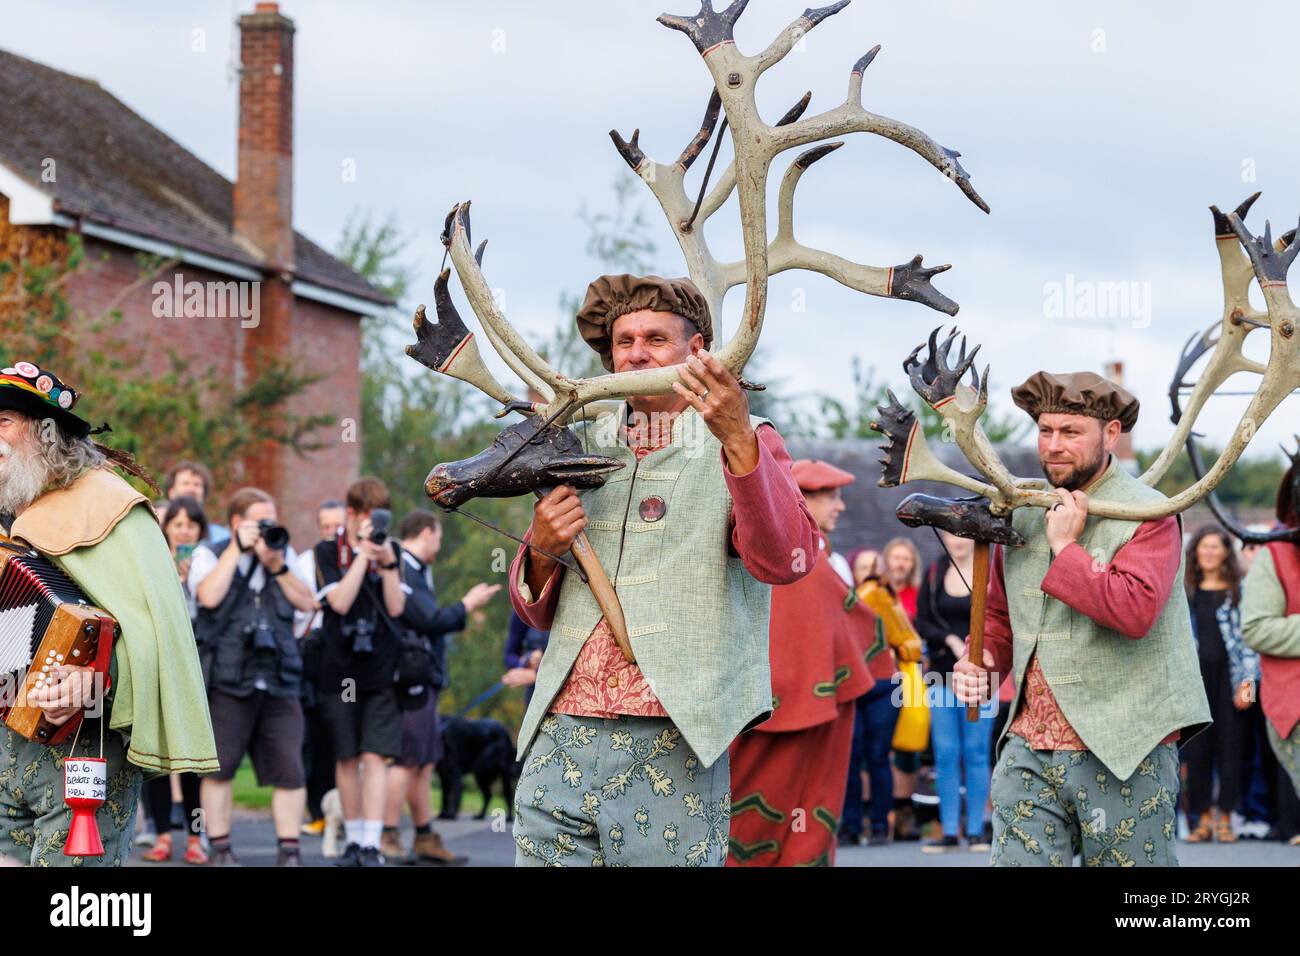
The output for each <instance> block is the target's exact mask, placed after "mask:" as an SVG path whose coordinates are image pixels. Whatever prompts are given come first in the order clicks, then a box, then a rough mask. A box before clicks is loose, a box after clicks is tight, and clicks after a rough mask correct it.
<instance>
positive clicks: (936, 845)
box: [921, 834, 961, 853]
mask: <svg viewBox="0 0 1300 956" xmlns="http://www.w3.org/2000/svg"><path fill="white" fill-rule="evenodd" d="M960 846H961V841H960V840H958V839H957V838H956V837H955V836H948V835H947V834H944V835H943V836H941V837H934V838H933V839H930V840H925V841H923V842H922V843H921V852H922V853H950V852H952V851H953V850H955V849H957V848H958V847H960Z"/></svg>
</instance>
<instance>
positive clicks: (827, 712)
mask: <svg viewBox="0 0 1300 956" xmlns="http://www.w3.org/2000/svg"><path fill="white" fill-rule="evenodd" d="M792 471H793V474H794V479H795V482H796V483H797V484H798V485H799V490H800V491H801V492H802V493H803V497H804V501H805V502H806V503H807V505H808V511H809V512H810V513H811V514H812V516H813V519H814V520H815V521H816V522H817V526H818V528H819V529H820V530H821V534H820V535H819V538H818V547H819V549H820V551H821V552H822V555H821V557H823V558H824V560H818V561H816V563H815V564H813V568H812V570H811V571H810V572H809V573H808V575H807V576H806V577H804V578H802V579H800V580H799V581H797V582H795V583H794V584H785V585H780V586H778V587H774V588H773V589H772V615H771V623H770V625H769V629H768V641H769V645H768V655H769V659H770V661H771V667H772V711H773V713H772V716H771V718H770V719H768V720H767V721H766V722H764V723H762V724H759V725H758V727H756V728H754V730H752V731H750V732H748V733H746V734H742V735H741V736H740V737H738V738H737V739H736V741H735V742H734V743H733V744H732V745H731V792H732V804H731V853H730V855H729V856H728V857H727V865H728V866H830V865H833V864H834V862H835V845H836V835H837V833H838V831H839V818H840V812H841V811H842V810H843V809H844V780H845V778H846V776H847V774H848V766H849V747H850V744H851V743H852V741H853V717H854V702H855V701H856V700H857V698H858V697H860V696H862V695H863V694H865V693H866V692H867V691H869V690H870V689H871V687H872V684H873V683H874V681H873V680H872V677H871V674H870V673H869V671H868V670H867V665H866V663H865V651H866V650H867V648H868V647H869V646H870V645H871V644H872V643H873V640H874V634H875V617H874V616H873V615H872V613H871V612H870V611H869V610H867V608H866V605H864V604H862V603H861V602H857V603H855V604H854V605H853V607H852V609H851V610H849V611H847V612H846V611H845V608H844V605H845V598H846V597H848V595H849V587H850V585H849V581H850V580H851V577H846V576H842V574H843V572H841V571H838V570H837V567H836V564H837V563H838V564H844V561H843V559H841V560H840V561H839V562H835V561H834V558H836V557H838V555H833V554H832V553H831V550H830V543H829V541H828V540H827V538H826V535H827V534H828V533H829V532H831V531H834V530H835V524H836V522H837V521H838V520H839V516H840V513H841V512H843V511H844V499H843V498H842V497H841V495H840V489H841V488H842V487H843V486H844V485H847V484H849V483H850V482H852V481H853V480H854V478H853V476H852V475H851V474H849V473H848V472H847V471H844V470H843V469H841V468H836V467H835V466H834V465H831V464H828V463H827V462H824V461H812V460H809V459H806V458H804V459H800V460H799V461H796V462H795V463H794V465H793V468H792ZM814 557H815V556H813V555H809V557H808V560H809V563H812V562H813V559H814ZM845 570H847V565H845ZM809 817H811V819H809Z"/></svg>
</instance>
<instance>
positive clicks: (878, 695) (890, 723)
mask: <svg viewBox="0 0 1300 956" xmlns="http://www.w3.org/2000/svg"><path fill="white" fill-rule="evenodd" d="M893 692H894V682H893V680H892V679H888V678H885V679H881V680H878V681H876V686H875V687H873V688H872V689H871V690H869V691H867V692H866V693H865V694H863V695H862V696H861V697H859V698H858V699H857V700H856V701H855V702H854V703H855V706H854V711H855V713H854V718H853V745H852V748H851V749H850V750H849V779H848V784H847V786H846V787H845V790H844V815H843V818H842V823H841V825H840V829H841V831H843V832H844V833H845V834H848V835H850V836H855V837H856V836H861V835H862V767H863V766H864V765H865V766H866V768H867V775H868V777H869V778H870V779H871V829H872V831H873V832H875V833H884V832H885V831H887V830H888V829H889V811H890V809H891V808H892V807H893V805H894V774H893V771H891V770H890V769H889V751H890V749H891V748H892V746H893V743H894V725H895V724H897V723H898V709H897V708H896V707H894V702H893V700H892V695H893Z"/></svg>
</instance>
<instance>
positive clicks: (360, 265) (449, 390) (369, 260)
mask: <svg viewBox="0 0 1300 956" xmlns="http://www.w3.org/2000/svg"><path fill="white" fill-rule="evenodd" d="M406 244H407V239H406V237H405V236H403V235H402V234H401V233H400V231H399V230H398V228H397V226H396V222H395V219H394V217H393V216H391V215H390V216H389V217H388V218H387V219H386V220H384V221H383V222H382V223H378V224H376V223H375V222H374V221H373V220H372V219H371V217H370V216H368V215H365V214H362V213H354V214H353V215H352V216H351V217H350V218H349V220H348V225H347V227H346V228H345V229H344V235H343V238H342V239H341V240H340V243H339V245H338V248H337V249H336V252H335V255H336V256H337V257H338V258H339V259H340V260H341V261H343V262H345V263H347V264H348V265H349V266H351V267H352V268H353V269H354V270H356V271H357V272H358V273H359V274H360V275H362V276H363V277H365V278H366V279H367V280H369V281H370V282H372V283H373V284H374V285H375V286H376V287H377V288H379V289H381V290H382V291H384V292H386V293H388V295H389V296H391V297H392V298H393V299H394V300H395V301H397V302H398V306H397V308H395V309H392V310H389V311H388V312H386V313H383V314H380V315H378V316H375V317H373V318H368V319H366V320H365V321H364V323H363V325H362V358H361V468H362V471H363V472H365V473H366V474H373V475H377V476H379V477H380V478H382V479H383V481H384V483H385V484H386V485H388V489H389V494H390V495H391V497H392V509H393V515H394V518H395V520H397V521H400V520H401V518H402V516H403V515H405V514H407V513H408V512H410V511H412V510H414V509H417V508H420V509H426V510H434V508H433V505H432V503H431V502H430V501H429V499H428V498H427V497H426V496H425V494H424V479H425V477H426V476H427V475H428V473H429V470H430V469H431V468H432V467H433V465H435V464H437V463H438V462H443V461H455V460H458V459H461V458H467V457H469V456H470V455H473V454H476V453H478V452H479V451H482V450H483V449H484V448H485V447H487V446H488V444H490V443H491V441H492V439H493V438H494V437H495V436H496V434H497V432H498V431H499V430H500V428H501V423H499V422H496V421H494V419H493V418H492V413H493V412H495V410H496V409H495V408H494V407H493V406H494V403H493V402H492V401H491V400H490V399H488V398H487V397H486V396H485V395H483V394H482V393H481V392H479V391H477V390H476V389H474V388H473V387H471V386H469V385H466V384H465V383H463V382H459V381H457V380H455V379H452V378H448V377H446V376H443V375H438V374H437V373H435V372H431V371H429V370H428V369H426V368H424V367H422V366H420V365H418V364H417V363H415V362H413V361H412V360H411V359H409V358H407V357H406V355H405V354H404V351H403V350H404V347H405V345H406V343H408V342H411V341H414V334H413V333H412V332H411V331H410V324H409V320H407V319H405V316H408V315H410V314H411V313H412V311H413V308H412V307H411V305H410V303H409V302H404V301H403V300H404V299H405V298H406V297H407V296H408V290H409V289H410V287H411V284H412V282H413V278H414V269H413V268H412V267H411V266H410V265H409V264H407V263H404V262H402V261H401V260H400V255H401V253H402V251H403V250H404V249H405V248H406ZM467 510H469V511H472V512H473V513H474V514H476V515H480V516H482V517H483V518H485V519H486V520H489V521H492V522H493V523H494V524H497V525H498V526H499V527H503V528H508V529H514V530H515V532H516V533H518V532H521V531H522V530H523V529H524V528H525V527H527V525H528V521H529V520H530V518H531V517H532V507H531V503H530V501H529V500H526V499H523V498H512V499H497V500H493V499H478V500H475V501H473V502H471V503H470V504H469V505H468V506H467ZM442 527H443V535H442V548H441V551H440V552H439V554H438V557H437V559H436V561H435V562H434V568H433V574H434V582H435V585H436V587H437V592H438V599H439V600H440V601H454V600H457V599H458V598H459V597H460V596H461V595H462V594H464V593H465V592H466V591H467V590H469V588H470V587H471V586H472V585H474V584H476V583H478V582H479V581H488V582H489V583H500V584H504V583H505V581H506V578H505V572H506V569H507V566H508V563H509V561H510V559H511V558H512V557H513V556H514V552H515V546H514V544H513V543H512V542H511V541H510V540H509V539H508V538H505V537H503V536H501V535H499V534H495V533H494V532H492V531H490V530H489V529H487V528H485V527H483V526H482V525H480V524H477V523H475V522H473V521H471V520H470V519H468V518H466V517H464V516H462V515H454V514H451V515H444V516H442ZM509 616H510V603H509V600H508V598H507V597H506V596H505V594H504V593H502V594H500V595H498V596H497V597H496V598H495V599H493V600H492V601H491V602H490V603H489V604H488V605H487V607H485V608H484V609H483V610H482V611H480V612H478V613H477V614H475V615H474V618H473V619H472V620H471V621H470V622H469V623H468V625H467V627H466V628H465V631H464V632H463V633H461V634H457V635H453V636H452V637H451V638H450V647H449V653H448V668H449V680H450V684H449V687H448V688H447V690H446V692H445V693H444V694H443V695H442V700H441V705H440V706H441V709H442V710H443V711H444V712H448V711H450V712H455V711H456V710H458V709H460V708H462V707H464V706H465V705H466V704H468V703H469V702H471V701H472V700H473V699H474V698H475V697H477V696H478V695H479V693H481V692H482V691H484V690H486V689H488V688H490V687H492V686H493V684H495V683H496V681H497V680H498V679H499V678H500V676H501V674H502V672H503V671H504V669H505V668H504V665H503V662H502V648H503V645H504V641H505V635H506V628H507V624H508V622H509ZM475 715H478V716H485V717H496V718H498V719H501V720H503V721H505V722H506V723H507V724H508V725H517V724H518V723H519V722H520V721H521V720H522V718H523V698H522V696H521V695H520V694H519V693H518V692H508V693H502V694H498V695H496V696H495V697H493V698H491V699H490V700H489V701H487V702H486V703H485V704H484V705H483V706H482V707H480V708H478V709H476V711H475Z"/></svg>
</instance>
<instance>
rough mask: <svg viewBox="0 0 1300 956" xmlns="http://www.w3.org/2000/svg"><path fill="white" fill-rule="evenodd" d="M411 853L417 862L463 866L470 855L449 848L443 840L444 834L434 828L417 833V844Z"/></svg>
mask: <svg viewBox="0 0 1300 956" xmlns="http://www.w3.org/2000/svg"><path fill="white" fill-rule="evenodd" d="M411 853H412V855H413V856H414V857H415V859H416V861H417V862H419V863H432V864H434V865H435V866H463V865H464V864H466V863H468V862H469V857H467V856H460V855H458V854H455V853H452V852H451V850H449V849H447V845H446V844H445V843H443V842H442V835H441V834H439V833H437V832H435V831H433V830H430V831H429V832H428V833H417V834H416V835H415V846H414V847H412V848H411Z"/></svg>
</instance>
